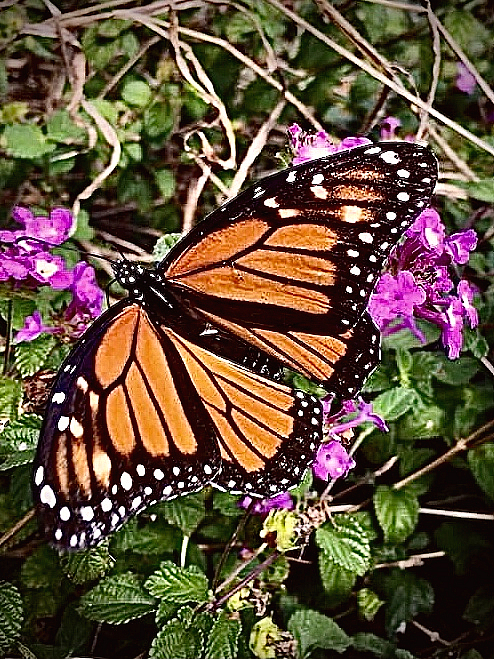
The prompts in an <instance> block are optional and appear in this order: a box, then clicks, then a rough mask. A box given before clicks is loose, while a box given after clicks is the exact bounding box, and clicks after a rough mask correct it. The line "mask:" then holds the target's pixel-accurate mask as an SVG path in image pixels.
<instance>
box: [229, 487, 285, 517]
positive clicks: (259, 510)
mask: <svg viewBox="0 0 494 659" xmlns="http://www.w3.org/2000/svg"><path fill="white" fill-rule="evenodd" d="M252 501H255V504H254V506H253V508H252V511H251V512H252V514H254V515H267V514H268V513H269V511H270V510H275V509H279V508H283V509H285V510H293V509H294V508H295V504H294V503H293V499H292V497H291V496H290V495H289V494H288V492H281V493H280V494H277V495H276V496H275V497H271V498H270V499H252V498H251V497H249V496H245V497H242V498H241V499H240V501H239V502H238V504H237V505H238V506H239V507H240V508H246V509H247V508H249V507H250V505H251V503H252Z"/></svg>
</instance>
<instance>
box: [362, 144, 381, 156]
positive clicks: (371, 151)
mask: <svg viewBox="0 0 494 659" xmlns="http://www.w3.org/2000/svg"><path fill="white" fill-rule="evenodd" d="M380 151H381V147H380V146H371V147H370V149H366V150H365V151H364V154H365V155H366V156H372V155H374V154H375V153H379V152H380Z"/></svg>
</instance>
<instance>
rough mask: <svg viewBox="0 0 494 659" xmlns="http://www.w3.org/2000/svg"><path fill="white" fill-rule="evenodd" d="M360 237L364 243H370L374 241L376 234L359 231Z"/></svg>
mask: <svg viewBox="0 0 494 659" xmlns="http://www.w3.org/2000/svg"><path fill="white" fill-rule="evenodd" d="M358 238H359V240H360V241H361V242H363V243H368V244H369V245H370V244H371V243H372V242H373V241H374V236H373V235H372V234H371V233H368V232H367V231H365V232H363V233H359V235H358Z"/></svg>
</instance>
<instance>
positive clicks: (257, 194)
mask: <svg viewBox="0 0 494 659" xmlns="http://www.w3.org/2000/svg"><path fill="white" fill-rule="evenodd" d="M264 193H265V190H264V188H261V187H260V186H257V187H256V188H254V195H253V197H254V199H257V197H262V195H263V194H264Z"/></svg>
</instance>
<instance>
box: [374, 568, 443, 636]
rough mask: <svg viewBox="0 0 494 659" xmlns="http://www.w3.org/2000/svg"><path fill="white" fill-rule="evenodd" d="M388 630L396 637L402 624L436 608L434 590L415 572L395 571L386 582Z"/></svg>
mask: <svg viewBox="0 0 494 659" xmlns="http://www.w3.org/2000/svg"><path fill="white" fill-rule="evenodd" d="M384 585H385V590H386V595H387V602H386V616H385V618H386V630H387V632H388V634H389V635H390V636H392V635H394V634H395V633H396V631H397V629H398V628H399V627H400V626H401V625H402V623H407V622H410V621H411V620H413V619H414V618H415V616H416V615H418V614H419V613H430V612H431V611H432V608H433V606H434V590H433V588H432V586H431V584H430V583H429V582H428V581H426V580H425V579H419V578H418V577H416V576H415V574H413V572H410V571H407V570H398V569H393V570H392V571H391V573H390V574H389V575H388V576H387V577H385V580H384Z"/></svg>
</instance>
